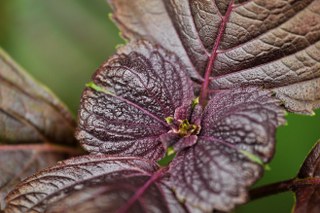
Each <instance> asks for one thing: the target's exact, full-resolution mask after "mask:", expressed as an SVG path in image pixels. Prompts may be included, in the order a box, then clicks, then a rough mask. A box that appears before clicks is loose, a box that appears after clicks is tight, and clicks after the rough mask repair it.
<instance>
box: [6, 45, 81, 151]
mask: <svg viewBox="0 0 320 213" xmlns="http://www.w3.org/2000/svg"><path fill="white" fill-rule="evenodd" d="M74 128H75V122H74V120H73V119H72V116H71V114H70V112H69V111H68V110H67V108H66V107H65V106H64V105H63V104H62V103H61V102H60V101H59V100H58V99H57V97H55V96H54V95H53V94H52V93H51V92H50V91H49V90H47V89H45V88H44V87H43V86H42V85H40V84H39V83H38V82H36V81H35V80H33V79H32V78H31V77H30V76H29V75H28V74H27V73H26V72H24V70H22V69H21V68H20V67H19V66H18V65H17V64H16V63H15V62H14V61H13V60H12V59H11V58H10V57H9V56H8V55H7V54H6V53H5V52H4V51H3V50H1V49H0V144H2V143H10V144H19V143H30V142H32V143H36V142H38V143H41V142H52V143H61V144H64V145H74V144H75V139H74V136H73V134H74Z"/></svg>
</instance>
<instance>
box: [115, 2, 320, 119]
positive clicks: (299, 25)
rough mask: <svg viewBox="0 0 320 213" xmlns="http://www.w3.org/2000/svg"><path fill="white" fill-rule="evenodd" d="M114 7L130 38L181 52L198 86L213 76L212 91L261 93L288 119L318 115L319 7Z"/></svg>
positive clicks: (146, 4) (178, 4)
mask: <svg viewBox="0 0 320 213" xmlns="http://www.w3.org/2000/svg"><path fill="white" fill-rule="evenodd" d="M109 2H110V4H111V5H112V7H113V9H114V14H113V18H114V19H115V21H116V22H117V24H118V26H119V28H120V30H121V32H122V34H123V35H124V37H126V38H129V39H131V40H136V39H141V38H144V39H147V40H149V41H152V42H154V43H156V44H160V45H162V46H163V47H164V48H166V49H168V50H170V51H172V52H175V53H176V54H177V55H178V56H179V58H180V59H181V60H182V61H183V62H184V64H185V65H186V66H187V70H188V72H189V74H190V76H191V77H192V79H193V80H194V81H195V82H197V83H201V82H202V81H203V80H204V79H205V76H204V75H205V73H206V71H209V73H210V72H211V75H210V76H211V78H212V79H211V80H210V87H211V89H212V90H221V89H227V88H232V87H236V86H239V85H260V86H264V87H266V88H269V89H271V90H273V91H275V92H276V95H277V96H278V98H280V99H281V100H282V101H284V103H285V106H286V107H287V109H288V110H290V111H293V112H297V113H312V109H315V108H318V107H320V71H319V70H320V41H319V40H320V12H319V11H320V1H319V0H299V1H289V0H288V1H283V0H272V1H265V0H241V1H240V0H236V1H231V0H213V1H207V0H188V1H179V0H135V1H127V0H109ZM229 3H230V5H229ZM228 5H229V6H228ZM209 61H211V62H212V66H211V69H208V67H209V66H208V64H209V63H208V62H209ZM207 73H208V72H207ZM208 77H209V76H208Z"/></svg>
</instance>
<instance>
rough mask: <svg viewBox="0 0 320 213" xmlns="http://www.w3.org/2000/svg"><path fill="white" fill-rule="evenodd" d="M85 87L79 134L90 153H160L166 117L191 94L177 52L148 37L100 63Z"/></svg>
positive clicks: (154, 156) (149, 155) (148, 155)
mask: <svg viewBox="0 0 320 213" xmlns="http://www.w3.org/2000/svg"><path fill="white" fill-rule="evenodd" d="M93 81H94V84H91V87H90V88H87V89H85V91H84V93H83V96H82V99H81V107H80V111H79V127H78V131H77V138H78V139H79V140H80V142H81V143H82V144H83V146H84V147H85V148H86V149H87V150H88V151H89V152H96V153H97V152H98V153H108V154H116V155H118V156H142V157H146V158H149V159H154V160H158V159H160V158H161V157H162V156H163V154H164V149H163V147H162V144H161V141H160V135H161V134H163V133H166V132H167V131H168V130H169V129H170V128H169V125H168V124H167V123H166V121H165V119H166V118H167V117H168V116H173V114H174V111H175V109H176V108H178V107H179V106H181V105H183V104H184V103H190V102H191V100H192V98H193V89H192V84H191V81H190V80H189V78H188V77H187V76H186V75H185V73H184V70H183V67H182V65H181V64H180V61H179V60H178V59H177V57H176V56H174V55H172V54H170V53H168V52H166V51H164V50H163V49H162V48H161V47H157V46H156V47H155V46H151V45H150V44H149V43H147V42H143V41H140V42H137V43H131V44H129V45H127V46H125V47H122V48H120V49H119V50H118V54H117V55H115V56H114V57H112V58H111V59H109V60H108V61H107V62H106V63H104V64H103V65H102V66H101V67H100V68H99V70H98V71H97V72H96V74H95V75H94V76H93Z"/></svg>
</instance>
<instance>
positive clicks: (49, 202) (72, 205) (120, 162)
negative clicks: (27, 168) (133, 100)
mask: <svg viewBox="0 0 320 213" xmlns="http://www.w3.org/2000/svg"><path fill="white" fill-rule="evenodd" d="M157 170H158V166H157V165H155V164H154V163H152V162H151V161H148V160H144V159H141V158H134V157H108V156H105V155H88V156H82V157H78V158H74V159H70V160H66V161H64V162H61V163H60V164H58V165H57V166H55V167H51V168H49V169H47V170H44V171H42V172H40V173H38V174H36V175H34V176H32V177H30V178H28V179H26V180H25V181H24V182H23V183H22V184H20V185H19V187H18V188H16V190H15V191H13V192H12V193H10V194H9V196H8V197H7V202H8V206H7V208H6V209H5V212H7V213H11V212H65V211H68V212H110V213H111V212H126V211H127V210H129V212H139V213H140V212H187V209H186V208H185V207H184V206H183V205H182V204H180V203H179V202H178V201H177V199H176V198H175V197H174V195H173V192H172V191H171V190H170V189H169V188H168V186H167V183H166V181H165V180H164V179H161V176H162V175H163V172H162V170H158V171H157Z"/></svg>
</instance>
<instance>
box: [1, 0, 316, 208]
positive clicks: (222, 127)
mask: <svg viewBox="0 0 320 213" xmlns="http://www.w3.org/2000/svg"><path fill="white" fill-rule="evenodd" d="M109 4H110V5H111V6H112V8H113V11H114V13H113V14H112V18H113V20H114V21H115V22H116V23H117V25H118V26H119V28H120V30H121V32H122V35H123V37H124V38H125V39H126V40H127V44H125V45H122V46H120V47H119V48H118V49H117V53H116V54H115V55H114V56H112V57H111V58H109V59H108V60H107V61H106V62H104V63H103V64H102V65H101V66H100V67H99V68H98V70H97V71H96V72H95V73H94V74H93V76H92V79H91V80H88V81H89V82H88V83H87V84H86V86H85V89H84V91H83V94H82V97H81V100H80V108H79V111H78V119H77V122H75V121H74V120H73V119H72V116H71V115H70V113H69V111H68V110H67V108H66V107H65V106H64V105H63V104H62V103H61V102H60V101H59V100H58V99H57V98H56V97H55V96H54V95H53V94H52V93H51V92H50V91H48V90H47V89H45V88H43V87H42V86H41V85H40V84H39V83H38V82H36V81H35V80H34V79H32V78H31V77H30V76H29V75H28V74H26V72H24V71H23V70H22V69H21V68H20V67H19V66H18V65H16V64H15V63H14V61H13V60H12V59H11V58H10V57H9V56H8V55H7V54H6V53H5V52H4V51H1V52H0V125H1V126H0V136H1V137H0V172H1V179H0V193H1V197H0V199H1V200H0V201H1V202H0V205H1V210H0V211H4V212H7V213H16V212H118V213H120V212H172V213H174V212H213V211H215V212H230V211H232V210H233V209H234V208H235V207H236V206H237V205H240V204H244V203H246V202H249V201H250V200H253V199H257V198H261V197H264V196H268V195H273V194H276V193H279V192H284V191H292V192H294V193H295V196H296V204H295V207H294V208H293V211H294V212H296V213H309V212H311V213H313V212H314V213H316V212H320V143H319V142H318V143H316V144H315V145H314V147H313V148H312V150H311V152H310V153H309V155H308V156H306V160H305V161H304V162H301V163H303V164H302V166H301V169H300V171H297V176H296V177H295V178H293V179H289V180H285V181H282V180H281V181H279V182H277V183H273V184H270V185H266V186H261V187H259V188H254V189H251V190H250V187H251V186H252V185H253V184H254V183H255V182H256V181H257V180H258V179H259V178H260V177H261V176H262V175H263V173H264V170H267V169H269V167H268V163H269V162H270V160H271V159H272V157H273V155H274V151H275V133H276V129H277V127H278V126H280V125H283V124H285V123H286V121H285V114H286V112H287V111H289V112H293V113H299V114H308V115H312V114H313V110H314V109H317V108H319V107H320V12H319V11H320V0H298V1H290V0H286V1H283V0H274V1H263V0H247V1H246V0H238V1H234V0H212V1H205V0H193V1H191V0H189V1H178V0H134V1H133V0H110V1H109ZM80 145H81V146H80ZM56 162H57V163H56ZM52 164H56V165H55V166H50V167H48V166H49V165H52ZM17 165H18V166H17ZM26 165H27V166H26ZM44 167H47V168H46V169H44V170H40V171H36V170H38V168H44ZM12 174H14V175H12ZM12 176H13V177H12ZM20 179H23V180H22V181H21V180H20Z"/></svg>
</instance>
